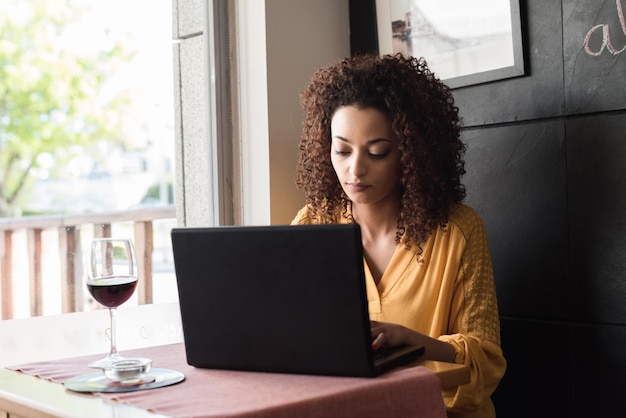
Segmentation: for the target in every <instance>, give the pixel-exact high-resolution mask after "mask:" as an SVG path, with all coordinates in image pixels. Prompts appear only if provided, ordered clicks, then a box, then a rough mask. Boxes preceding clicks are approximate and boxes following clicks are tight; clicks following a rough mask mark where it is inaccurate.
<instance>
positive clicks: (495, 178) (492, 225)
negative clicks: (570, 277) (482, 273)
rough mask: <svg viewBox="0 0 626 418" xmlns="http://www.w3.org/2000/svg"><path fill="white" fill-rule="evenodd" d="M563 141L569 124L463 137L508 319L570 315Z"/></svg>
mask: <svg viewBox="0 0 626 418" xmlns="http://www.w3.org/2000/svg"><path fill="white" fill-rule="evenodd" d="M563 135H564V122H562V121H551V122H536V123H527V124H521V125H507V126H501V127H491V128H483V129H476V130H466V131H464V132H463V139H464V141H465V142H466V143H467V145H468V149H467V153H466V170H467V175H466V176H465V177H464V183H465V185H466V188H467V200H466V201H467V203H468V204H470V205H471V206H472V207H474V208H475V209H476V210H477V211H478V213H479V214H480V215H481V216H482V217H483V220H484V222H485V226H486V228H487V233H488V236H489V243H490V247H491V252H492V257H493V263H494V274H495V278H496V286H497V290H498V299H499V303H500V313H501V314H502V315H509V316H524V317H534V318H555V317H557V318H558V317H562V316H564V315H565V312H566V307H567V306H566V304H565V300H564V298H563V297H562V295H563V288H564V287H566V286H567V282H566V280H567V278H566V269H564V268H563V266H564V265H565V264H566V262H567V220H566V219H567V213H566V207H567V200H566V193H567V189H566V180H565V174H566V166H565V155H564V149H563V144H562V141H563Z"/></svg>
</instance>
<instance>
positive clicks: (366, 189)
mask: <svg viewBox="0 0 626 418" xmlns="http://www.w3.org/2000/svg"><path fill="white" fill-rule="evenodd" d="M330 131H331V140H332V143H331V149H330V159H331V161H332V164H333V168H334V169H335V172H336V173H337V177H338V178H339V182H340V183H341V187H342V188H343V190H344V192H345V193H346V195H347V196H348V198H349V199H350V200H351V201H352V202H354V203H357V204H373V203H385V202H386V201H393V202H394V203H395V202H397V200H398V199H399V195H398V182H399V180H400V152H399V150H398V143H397V140H396V137H395V135H394V133H393V131H392V129H391V121H390V120H389V118H388V117H387V116H386V115H385V114H384V113H382V112H380V111H378V110H376V109H373V108H365V109H360V108H357V107H355V106H343V107H340V108H338V109H337V111H336V112H335V114H334V115H333V118H332V120H331V125H330Z"/></svg>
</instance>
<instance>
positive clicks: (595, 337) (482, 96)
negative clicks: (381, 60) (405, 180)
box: [351, 0, 626, 417]
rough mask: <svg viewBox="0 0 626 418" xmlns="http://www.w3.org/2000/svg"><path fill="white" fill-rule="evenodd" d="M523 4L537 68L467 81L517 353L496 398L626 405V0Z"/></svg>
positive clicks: (461, 97)
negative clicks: (496, 78)
mask: <svg viewBox="0 0 626 418" xmlns="http://www.w3.org/2000/svg"><path fill="white" fill-rule="evenodd" d="M352 3H353V4H351V7H352V9H351V11H354V10H356V9H357V7H358V8H359V12H358V18H359V19H360V20H361V21H362V20H363V19H364V16H365V17H367V16H370V17H371V13H372V12H373V11H374V8H373V2H360V1H359V2H357V1H354V2H352ZM354 3H358V4H359V5H358V6H356V5H355V4H354ZM365 3H368V4H369V5H370V6H371V8H370V9H369V10H368V8H367V7H366V5H365ZM521 12H522V19H523V31H524V47H525V62H526V75H525V76H522V77H518V78H514V79H509V80H502V81H496V82H491V83H487V84H481V85H474V86H468V87H463V88H458V89H455V90H454V97H455V100H456V103H457V105H458V106H459V108H460V113H461V116H462V117H463V120H464V125H465V128H464V130H463V134H462V135H463V139H464V141H465V142H466V143H467V145H468V151H467V154H466V169H467V172H468V173H467V175H466V176H465V178H464V183H465V185H466V187H467V190H468V198H467V203H468V204H470V205H472V206H473V207H474V208H475V209H476V210H477V211H478V212H479V213H480V214H481V216H482V218H483V220H484V221H485V224H486V227H487V233H488V236H489V240H490V246H491V250H492V255H493V262H494V272H495V277H496V286H497V291H498V300H499V308H500V315H501V325H502V347H503V349H504V352H505V356H506V357H507V360H508V364H509V367H508V370H507V374H506V376H505V377H504V379H503V381H502V383H501V385H500V387H499V388H498V390H497V391H496V393H495V394H494V401H495V403H496V409H497V413H498V416H499V417H529V416H532V417H602V416H622V415H623V410H624V409H625V407H624V393H626V383H624V378H625V377H626V22H625V20H624V15H625V14H626V0H624V1H622V0H604V1H600V0H562V1H558V0H528V1H523V0H522V1H521ZM364 14H365V15H364ZM353 17H354V18H355V19H356V17H355V16H354V15H353ZM353 36H355V37H358V36H359V34H358V31H357V32H356V33H353ZM365 41H366V43H365V46H363V45H361V47H363V48H367V47H368V45H371V44H367V42H368V41H367V39H365ZM358 42H359V40H358V39H354V38H353V43H356V44H357V45H359V43H358Z"/></svg>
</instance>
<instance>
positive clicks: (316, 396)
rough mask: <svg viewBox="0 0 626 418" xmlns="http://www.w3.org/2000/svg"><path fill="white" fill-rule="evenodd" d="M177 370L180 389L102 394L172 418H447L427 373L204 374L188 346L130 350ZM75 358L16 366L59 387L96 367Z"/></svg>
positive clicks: (434, 378)
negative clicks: (187, 355) (188, 352)
mask: <svg viewBox="0 0 626 418" xmlns="http://www.w3.org/2000/svg"><path fill="white" fill-rule="evenodd" d="M122 354H123V355H125V356H137V357H139V356H141V357H149V358H151V359H153V367H155V368H165V369H172V370H177V371H180V372H182V373H184V374H185V376H186V379H185V380H184V381H183V382H181V383H178V384H175V385H172V386H167V387H162V388H156V389H150V390H143V391H137V392H127V393H115V394H113V393H101V394H99V395H100V396H103V397H105V398H107V399H111V400H116V401H119V402H123V403H125V404H129V405H132V406H135V407H138V408H142V409H146V410H149V411H153V412H157V413H159V414H163V415H168V416H172V417H226V416H228V417H324V418H330V417H336V416H341V417H369V416H371V417H437V418H444V417H445V416H446V412H445V407H444V404H443V399H442V395H441V387H440V383H439V379H438V378H437V376H435V375H434V374H433V373H432V372H431V371H429V370H428V369H426V368H424V367H410V368H403V369H397V370H394V371H392V372H389V373H387V374H385V375H383V376H379V377H377V378H347V377H330V376H305V375H290V374H274V373H251V372H239V371H227V370H214V369H196V368H194V367H191V366H189V365H187V362H186V360H185V351H184V346H183V344H172V345H164V346H157V347H150V348H144V349H141V350H133V351H125V352H123V353H122ZM98 357H101V356H88V357H81V358H70V359H64V360H55V361H47V362H37V363H29V364H22V365H17V366H12V367H8V369H11V370H17V371H21V372H23V373H26V374H29V375H33V376H37V377H40V378H43V379H47V380H51V381H53V382H57V383H63V382H64V381H65V380H67V379H69V378H71V377H74V376H78V375H81V374H86V373H93V369H90V368H88V367H87V364H88V363H89V362H90V361H91V360H95V359H97V358H98Z"/></svg>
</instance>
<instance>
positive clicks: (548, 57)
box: [453, 0, 564, 126]
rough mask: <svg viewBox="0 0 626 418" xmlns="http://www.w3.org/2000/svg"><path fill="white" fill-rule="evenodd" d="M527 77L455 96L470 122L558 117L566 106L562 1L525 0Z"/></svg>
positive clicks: (458, 92) (465, 90)
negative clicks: (564, 94)
mask: <svg viewBox="0 0 626 418" xmlns="http://www.w3.org/2000/svg"><path fill="white" fill-rule="evenodd" d="M520 7H521V9H522V19H523V21H524V22H525V23H524V25H525V26H526V28H525V32H526V36H525V39H524V43H525V49H526V51H527V57H526V59H525V61H526V63H527V75H526V76H523V77H518V78H513V79H510V80H502V81H496V82H493V83H488V84H482V85H476V86H469V87H464V88H459V89H456V90H454V92H453V94H454V97H455V100H456V102H457V105H458V106H459V109H460V114H461V116H462V117H463V120H464V123H465V125H466V126H476V125H483V124H491V123H501V122H512V121H520V120H528V119H535V118H544V117H550V116H559V115H561V114H562V113H563V110H564V97H563V81H562V80H563V59H562V56H563V48H562V41H561V4H560V2H558V1H545V0H528V1H522V2H521V5H520Z"/></svg>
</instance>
